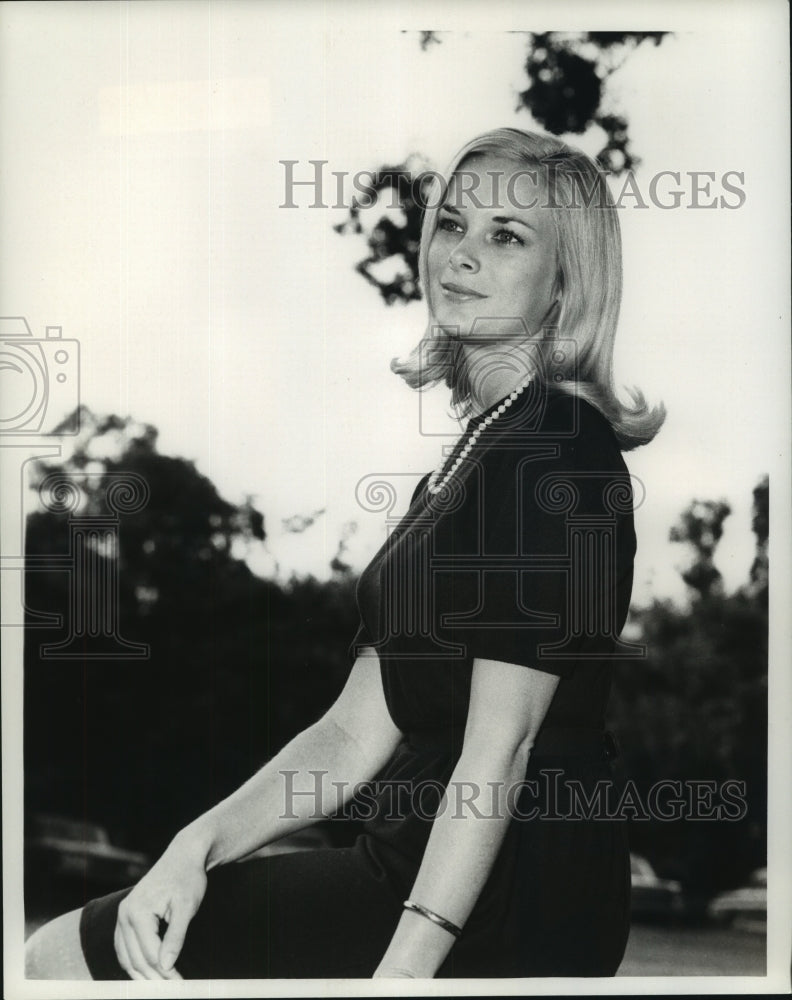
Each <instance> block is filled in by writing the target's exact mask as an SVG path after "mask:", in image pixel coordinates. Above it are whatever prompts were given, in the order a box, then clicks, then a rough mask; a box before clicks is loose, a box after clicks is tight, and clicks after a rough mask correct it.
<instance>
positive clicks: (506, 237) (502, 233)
mask: <svg viewBox="0 0 792 1000" xmlns="http://www.w3.org/2000/svg"><path fill="white" fill-rule="evenodd" d="M495 239H496V240H497V241H498V242H499V243H505V244H507V245H508V244H510V243H514V244H516V245H518V246H523V245H524V241H523V240H522V239H520V237H519V236H518V235H517V233H513V232H512V231H511V229H499V230H498V231H497V232H496V233H495Z"/></svg>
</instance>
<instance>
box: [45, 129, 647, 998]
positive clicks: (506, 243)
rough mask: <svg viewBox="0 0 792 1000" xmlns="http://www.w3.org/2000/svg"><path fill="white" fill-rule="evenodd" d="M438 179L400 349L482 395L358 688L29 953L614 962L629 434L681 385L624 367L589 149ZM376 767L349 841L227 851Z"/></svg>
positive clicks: (261, 971) (322, 966)
mask: <svg viewBox="0 0 792 1000" xmlns="http://www.w3.org/2000/svg"><path fill="white" fill-rule="evenodd" d="M447 178H448V183H447V184H445V183H440V180H439V178H436V179H435V182H434V191H433V194H432V196H430V198H429V199H428V201H429V206H428V208H427V210H426V213H425V218H424V224H423V232H422V243H421V253H420V270H421V278H422V281H423V287H424V290H425V293H426V298H427V302H428V307H429V319H430V325H429V329H428V332H427V334H426V335H425V337H424V338H423V340H422V341H421V343H420V344H419V345H418V347H417V348H416V350H415V351H414V352H413V354H412V355H411V356H410V357H409V358H407V359H406V360H405V361H402V362H394V365H393V367H394V370H395V371H397V372H398V373H400V374H401V375H402V376H403V377H404V378H405V379H406V381H407V382H408V383H409V384H410V385H411V386H413V387H419V388H420V387H423V386H426V385H430V384H434V383H436V382H438V381H444V382H445V383H446V384H447V385H448V386H449V387H450V388H451V389H452V399H453V402H454V404H455V405H456V406H457V409H458V411H459V413H460V414H461V416H463V417H466V418H467V421H468V422H467V425H466V428H465V432H464V433H463V434H462V436H461V437H460V439H459V441H458V442H457V444H456V446H455V447H454V448H453V450H452V451H451V453H450V454H449V455H448V456H445V457H444V459H443V461H442V462H441V465H440V466H439V468H438V469H437V470H436V471H435V472H434V473H433V474H432V475H431V476H426V477H424V478H423V479H422V480H421V482H420V483H419V484H418V487H417V489H416V490H415V493H414V494H413V498H412V502H411V505H410V508H409V510H408V512H407V514H406V515H405V517H404V519H403V520H402V522H401V523H400V525H399V527H398V529H397V530H396V531H394V532H393V533H392V534H391V536H390V537H389V538H388V540H387V542H386V543H385V544H384V545H383V547H382V549H381V550H380V551H379V553H377V555H376V556H375V558H374V560H373V561H372V563H371V565H370V566H369V567H368V568H367V570H366V571H365V572H364V574H363V575H362V577H361V580H360V584H359V587H358V603H359V607H360V612H361V624H360V629H359V631H358V634H357V636H356V637H355V641H354V642H353V644H352V649H351V652H352V658H353V665H352V669H351V672H350V675H349V679H348V681H347V684H346V686H345V688H344V690H343V692H342V693H341V695H340V696H339V698H338V700H337V701H336V702H335V704H334V705H333V706H332V707H331V708H330V709H329V710H328V711H327V713H326V714H325V715H324V716H323V717H322V718H321V719H320V720H319V721H318V722H317V723H315V724H314V725H313V726H311V727H309V728H308V729H307V730H305V731H304V732H303V733H301V734H300V735H299V736H297V737H296V738H295V739H294V740H292V742H291V743H289V744H288V745H287V746H286V747H285V748H284V749H283V750H282V751H281V752H280V753H279V754H278V755H277V756H276V757H275V758H274V759H273V760H272V761H270V762H269V763H268V764H267V765H266V766H265V767H264V768H263V769H262V770H261V771H260V772H258V774H256V775H255V776H254V777H253V778H251V779H250V781H248V782H247V783H246V784H245V785H243V786H242V787H241V788H240V789H239V790H238V791H236V792H235V793H234V794H233V795H231V796H230V797H229V798H227V799H226V800H224V801H223V802H221V803H220V804H219V805H217V806H216V807H214V808H213V809H211V810H210V811H209V812H208V813H206V814H205V815H203V816H201V817H200V818H199V819H197V820H196V821H195V822H193V823H192V824H190V825H189V826H188V827H186V828H185V829H184V830H182V831H181V832H180V833H178V834H177V836H176V837H175V838H174V840H173V842H172V843H171V845H170V846H169V847H168V848H167V850H166V851H165V853H164V854H163V856H162V857H161V858H160V859H159V861H158V862H157V863H156V864H155V865H154V867H153V868H152V869H151V870H150V871H149V872H148V874H147V875H146V876H144V878H143V879H141V881H140V882H139V883H138V884H137V885H136V886H134V887H133V888H131V889H127V890H123V891H122V892H118V893H113V894H111V895H110V896H106V897H103V898H101V899H99V900H93V901H92V902H90V903H89V904H88V905H87V906H86V907H85V908H84V909H83V910H81V911H74V912H73V913H70V914H66V915H65V916H63V917H61V918H58V920H56V921H53V922H52V923H51V924H49V925H47V926H45V927H44V928H42V929H41V930H39V931H38V932H37V933H36V934H35V935H33V937H32V938H31V940H30V942H29V944H28V975H29V976H31V977H34V978H35V977H50V978H80V977H84V978H89V977H91V976H92V977H93V978H97V979H101V978H118V979H123V978H127V977H131V978H133V979H163V978H164V979H168V978H258V977H303V976H307V977H311V976H316V977H338V976H372V975H374V976H386V977H427V976H436V975H439V976H554V975H574V976H579V975H585V976H604V975H614V974H615V973H616V970H617V968H618V966H619V963H620V961H621V958H622V955H623V953H624V948H625V945H626V940H627V934H628V927H629V890H630V884H629V851H628V845H627V840H626V832H625V829H624V823H623V822H621V821H620V820H619V819H618V817H617V816H614V815H613V810H612V802H611V803H610V805H609V804H608V802H607V801H606V800H604V801H600V800H597V799H596V797H595V796H596V794H599V792H601V791H602V789H603V788H605V790H606V791H607V783H608V778H609V775H610V759H611V757H612V756H613V743H612V741H609V739H608V736H607V734H606V733H604V731H603V725H604V713H605V704H606V700H607V696H608V689H609V685H610V674H611V669H612V662H613V659H614V657H616V656H619V655H630V654H633V655H634V653H635V650H634V649H633V648H631V647H629V646H627V645H626V644H623V643H620V641H619V639H618V634H619V631H620V630H621V628H622V626H623V624H624V621H625V617H626V614H627V608H628V604H629V599H630V590H631V585H632V562H633V554H634V550H635V537H634V534H633V527H632V506H631V494H630V488H629V477H628V473H627V470H626V467H625V465H624V462H623V459H622V457H621V451H622V450H627V449H630V448H633V447H635V446H637V445H639V444H642V443H645V442H647V441H649V440H650V439H651V438H652V437H653V436H654V434H655V433H656V432H657V430H658V429H659V427H660V425H661V423H662V421H663V418H664V412H663V409H662V407H660V408H658V409H655V410H652V411H650V410H648V408H647V407H646V404H645V402H644V400H643V397H642V396H641V395H640V394H639V393H635V394H634V398H633V405H632V407H627V406H625V405H623V404H622V403H620V402H619V401H618V400H617V398H616V396H615V393H614V390H613V379H612V368H611V364H612V354H613V338H614V334H615V328H616V322H617V316H618V309H619V300H620V292H621V257H620V236H619V225H618V217H617V213H616V211H615V209H614V207H613V205H612V202H611V200H610V197H609V195H608V192H607V188H606V186H605V184H604V180H603V178H602V176H601V174H600V173H599V171H598V169H597V167H596V166H595V165H594V164H593V163H592V162H591V161H590V160H589V159H588V158H587V157H585V156H584V155H583V154H581V153H579V152H577V151H574V150H572V149H570V148H569V147H567V146H566V145H564V144H563V143H561V142H559V141H558V140H555V139H551V138H548V137H543V136H539V135H535V134H531V133H526V132H521V131H518V130H515V129H499V130H496V131H493V132H491V133H488V134H486V135H484V136H481V137H480V138H478V139H475V140H474V141H472V142H471V143H469V144H468V145H467V146H465V147H464V148H463V149H462V150H461V152H460V153H459V154H458V155H457V157H456V158H455V160H454V161H453V163H452V165H451V167H450V169H449V171H448V174H447ZM309 774H310V775H311V778H310V780H309V777H308V776H309ZM375 778H376V779H377V781H376V783H375V784H374V785H373V786H372V787H371V789H370V790H369V792H368V793H367V794H366V795H364V794H362V793H360V792H359V794H358V798H357V800H356V801H357V802H358V805H360V804H361V803H362V804H363V805H367V807H368V810H369V816H368V819H367V821H366V823H365V825H364V832H363V833H362V834H361V836H360V837H359V838H358V840H357V842H356V844H355V846H354V847H351V848H341V849H328V850H319V851H311V852H305V853H301V854H286V855H278V856H274V857H267V858H256V859H254V860H250V861H247V862H246V863H244V864H230V863H229V862H232V861H238V860H241V859H244V858H245V857H246V856H247V855H250V854H251V853H252V852H254V851H255V850H256V849H258V848H259V847H261V846H262V845H263V844H266V843H268V842H271V841H274V840H277V839H278V838H280V837H282V836H285V835H287V834H290V833H294V832H295V831H297V830H298V829H300V828H302V827H304V826H307V825H308V824H309V823H311V822H313V821H315V820H316V819H319V818H321V817H322V815H324V814H327V813H330V812H332V811H334V810H335V809H336V808H337V807H338V805H339V796H340V799H341V801H343V802H345V803H348V802H349V801H350V799H351V796H352V795H353V792H354V790H355V787H356V786H360V784H361V783H363V782H367V781H372V780H373V779H375ZM603 783H604V784H603ZM339 789H342V791H341V792H339Z"/></svg>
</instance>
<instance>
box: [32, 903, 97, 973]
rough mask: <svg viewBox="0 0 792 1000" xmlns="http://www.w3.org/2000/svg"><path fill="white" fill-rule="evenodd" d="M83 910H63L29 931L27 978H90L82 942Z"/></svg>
mask: <svg viewBox="0 0 792 1000" xmlns="http://www.w3.org/2000/svg"><path fill="white" fill-rule="evenodd" d="M81 913H82V910H72V911H71V912H70V913H64V914H63V916H62V917H56V918H55V919H54V920H50V922H49V923H48V924H43V925H42V926H41V927H39V928H38V930H36V931H34V932H33V933H32V934H31V935H30V937H29V938H28V940H27V944H26V945H25V978H26V979H91V973H90V971H89V969H88V966H87V965H86V964H85V957H84V955H83V950H82V945H81V944H80V915H81Z"/></svg>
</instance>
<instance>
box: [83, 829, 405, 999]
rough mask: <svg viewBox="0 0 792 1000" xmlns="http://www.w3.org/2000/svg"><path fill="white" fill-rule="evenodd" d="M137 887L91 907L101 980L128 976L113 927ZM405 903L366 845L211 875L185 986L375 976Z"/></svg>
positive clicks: (93, 964) (189, 947)
mask: <svg viewBox="0 0 792 1000" xmlns="http://www.w3.org/2000/svg"><path fill="white" fill-rule="evenodd" d="M129 891H130V889H125V890H121V891H119V892H116V893H111V894H110V895H108V896H102V897H100V898H99V899H96V900H92V901H91V902H89V903H88V904H87V905H86V906H85V908H84V909H83V916H82V920H81V923H80V938H81V942H82V947H83V952H84V953H85V958H86V961H87V963H88V967H89V968H90V970H91V975H92V977H93V978H94V979H128V978H129V977H128V976H127V974H126V973H125V972H124V971H123V969H121V967H120V966H119V965H118V962H117V960H116V958H115V948H114V946H113V930H114V927H115V922H116V914H117V911H118V904H119V903H120V902H121V900H122V899H123V898H124V896H126V895H127V894H128V893H129ZM400 913H401V900H400V898H399V897H398V896H397V895H396V894H395V893H394V891H393V890H392V889H391V887H390V885H389V884H388V882H387V880H386V878H385V876H384V874H383V873H381V872H380V871H379V870H378V868H377V866H376V865H375V864H374V863H373V861H372V860H371V859H369V858H368V857H367V855H366V853H365V851H364V850H363V849H362V847H360V846H356V847H352V848H330V849H327V850H318V851H304V852H300V853H293V854H279V855H274V856H271V857H265V858H258V859H255V860H252V861H246V862H240V863H236V864H229V865H223V866H221V867H219V868H215V869H212V871H210V872H209V874H208V880H207V890H206V895H205V896H204V899H203V902H202V903H201V906H200V908H199V910H198V912H197V913H196V915H195V917H194V918H193V920H192V922H191V924H190V927H189V929H188V932H187V937H186V940H185V943H184V947H183V949H182V953H181V956H180V958H179V959H178V960H177V962H176V968H177V970H178V971H179V972H180V974H181V975H182V976H183V977H184V978H185V979H263V978H277V979H280V978H300V977H305V978H325V977H327V978H344V977H369V976H371V975H372V973H373V972H374V970H375V969H376V967H377V965H378V963H379V960H380V958H381V957H382V955H383V953H384V951H385V948H386V947H387V944H388V942H389V940H390V938H391V936H392V934H393V931H394V929H395V927H396V923H397V922H398V919H399V916H400Z"/></svg>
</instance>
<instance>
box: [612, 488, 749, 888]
mask: <svg viewBox="0 0 792 1000" xmlns="http://www.w3.org/2000/svg"><path fill="white" fill-rule="evenodd" d="M767 497H768V485H767V479H766V478H765V479H764V480H763V481H762V482H761V483H759V485H758V486H757V487H756V489H755V490H754V519H753V524H754V532H755V534H756V544H757V556H756V559H755V560H754V565H753V567H752V568H751V572H750V577H749V580H748V582H747V583H746V584H745V585H744V586H743V587H740V588H739V589H738V590H737V591H736V592H735V593H733V594H726V593H724V590H723V585H722V581H721V579H720V574H719V573H718V571H717V569H716V568H715V566H714V564H713V555H714V553H715V549H716V547H717V544H718V540H719V539H720V537H721V534H722V529H723V521H724V520H725V518H726V517H727V516H728V513H729V507H728V504H726V503H725V502H724V501H706V502H701V501H693V502H692V503H691V504H690V505H689V506H688V508H687V509H686V510H685V511H684V512H683V514H682V516H681V517H680V520H679V522H678V524H676V525H675V526H674V527H673V528H672V529H671V532H670V538H671V540H672V541H678V542H684V543H686V544H688V545H689V546H690V547H691V549H692V553H693V559H692V562H691V565H690V567H689V568H688V569H686V570H685V571H684V572H683V574H682V575H683V578H684V579H685V581H686V583H687V584H688V586H689V588H690V590H691V596H692V601H691V605H690V607H689V608H682V607H678V606H676V605H675V604H673V603H672V602H670V601H667V600H666V601H659V600H655V601H654V602H653V603H652V604H651V605H650V606H648V607H646V608H642V609H633V610H632V612H631V614H632V619H633V627H634V628H638V629H640V633H641V642H642V643H644V644H645V647H646V658H645V659H644V660H641V661H639V662H637V663H635V662H632V663H622V664H619V665H618V666H617V671H616V676H615V679H614V685H613V696H612V704H611V708H612V716H613V719H614V722H615V724H616V726H617V728H618V729H619V732H620V735H621V737H622V742H623V745H624V750H625V772H626V773H629V775H630V776H631V777H632V778H633V780H635V781H636V783H637V784H639V786H640V787H642V788H643V789H644V790H645V791H646V790H648V789H649V788H651V787H652V785H653V784H655V783H656V782H659V781H663V780H680V781H683V782H691V781H698V780H707V781H716V782H724V781H739V782H744V783H745V801H746V806H747V809H746V814H745V816H744V817H743V818H741V819H740V820H738V821H729V820H723V819H722V820H720V821H718V822H708V821H707V820H689V821H687V822H675V823H669V822H662V821H650V822H648V823H643V822H642V823H634V824H633V832H632V838H633V844H634V846H635V847H636V848H637V849H642V850H644V852H645V853H647V854H649V855H650V856H651V857H652V858H653V860H654V861H655V862H656V864H657V866H658V867H659V868H660V870H661V871H663V872H664V873H665V874H668V875H672V876H674V877H677V878H680V879H681V880H682V883H683V887H684V889H685V890H686V892H687V894H688V896H689V897H690V898H691V899H692V900H693V901H694V902H695V901H696V900H698V901H699V902H700V903H702V904H703V901H704V900H705V899H706V898H707V897H708V896H711V895H712V894H713V893H714V892H716V891H718V890H720V889H722V888H726V887H730V886H733V885H737V884H739V883H740V882H741V881H742V880H743V879H744V878H745V876H746V875H747V874H748V873H749V872H750V871H751V869H753V868H756V867H758V866H760V865H763V864H764V863H765V850H766V844H765V836H766V822H767V816H766V811H767V787H766V783H767V649H768V647H767V627H768V620H767V559H766V551H767V549H766V546H767Z"/></svg>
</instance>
